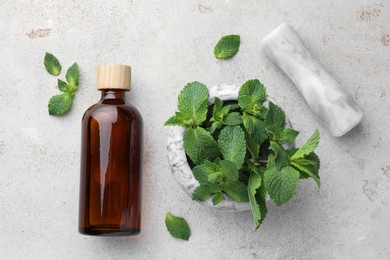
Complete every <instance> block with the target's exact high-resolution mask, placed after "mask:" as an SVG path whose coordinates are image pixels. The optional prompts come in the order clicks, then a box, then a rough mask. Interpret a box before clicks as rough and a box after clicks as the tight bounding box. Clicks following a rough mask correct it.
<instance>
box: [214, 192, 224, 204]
mask: <svg viewBox="0 0 390 260" xmlns="http://www.w3.org/2000/svg"><path fill="white" fill-rule="evenodd" d="M223 199H224V196H223V193H222V192H218V193H216V194H215V195H214V197H213V204H214V206H216V205H218V204H219V203H220V202H221V201H222V200H223Z"/></svg>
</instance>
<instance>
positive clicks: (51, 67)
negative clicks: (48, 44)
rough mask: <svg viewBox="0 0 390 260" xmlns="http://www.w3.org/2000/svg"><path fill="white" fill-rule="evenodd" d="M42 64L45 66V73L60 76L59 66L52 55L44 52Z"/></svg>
mask: <svg viewBox="0 0 390 260" xmlns="http://www.w3.org/2000/svg"><path fill="white" fill-rule="evenodd" d="M43 64H44V65H45V68H46V71H47V72H49V73H50V74H51V75H53V76H58V75H60V73H61V64H60V62H59V61H58V59H57V58H56V57H55V56H54V55H53V54H51V53H48V52H46V54H45V58H44V61H43Z"/></svg>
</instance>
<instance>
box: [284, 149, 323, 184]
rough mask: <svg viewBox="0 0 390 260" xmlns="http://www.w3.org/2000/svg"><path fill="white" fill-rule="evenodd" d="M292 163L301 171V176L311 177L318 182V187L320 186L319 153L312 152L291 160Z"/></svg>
mask: <svg viewBox="0 0 390 260" xmlns="http://www.w3.org/2000/svg"><path fill="white" fill-rule="evenodd" d="M291 165H292V166H294V167H295V168H296V169H297V170H299V171H300V173H301V178H304V179H306V178H308V177H311V178H312V179H314V181H315V182H316V183H317V186H318V188H320V186H321V181H320V176H319V169H320V159H319V158H318V156H317V154H315V153H314V152H312V153H311V154H309V155H307V156H305V158H300V159H295V160H294V161H292V162H291Z"/></svg>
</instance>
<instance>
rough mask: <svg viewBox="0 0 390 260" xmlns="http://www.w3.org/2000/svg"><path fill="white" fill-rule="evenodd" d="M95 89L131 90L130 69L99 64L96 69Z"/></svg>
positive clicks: (124, 66)
mask: <svg viewBox="0 0 390 260" xmlns="http://www.w3.org/2000/svg"><path fill="white" fill-rule="evenodd" d="M96 88H97V89H126V90H130V89H131V67H130V66H127V65H120V64H101V65H98V67H97V84H96Z"/></svg>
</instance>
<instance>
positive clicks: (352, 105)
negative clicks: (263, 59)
mask: <svg viewBox="0 0 390 260" xmlns="http://www.w3.org/2000/svg"><path fill="white" fill-rule="evenodd" d="M261 48H262V49H263V51H264V53H265V54H266V56H267V57H268V58H270V59H271V60H272V62H274V63H275V64H276V65H278V66H279V67H280V68H281V70H282V71H283V72H284V73H285V74H286V75H287V76H288V77H289V78H290V79H291V81H292V82H293V83H294V84H295V86H296V87H297V88H298V90H299V91H300V92H301V94H302V95H303V97H304V98H305V100H306V102H307V103H308V105H309V106H310V108H311V110H312V111H313V112H314V114H315V115H316V116H317V117H318V119H319V120H320V121H321V122H322V123H323V124H324V125H325V126H326V127H327V128H328V129H329V131H330V132H331V133H332V135H334V136H342V135H344V134H345V133H347V132H348V131H349V130H351V129H352V128H353V127H355V126H356V125H357V124H359V123H360V121H361V120H362V118H363V111H362V110H361V109H360V107H359V106H358V104H357V103H356V102H355V100H354V99H353V98H352V97H351V96H350V95H349V94H348V93H347V92H346V91H345V90H344V88H343V87H342V86H341V85H340V84H339V83H338V82H337V81H336V80H335V79H334V78H333V77H332V76H331V75H330V74H329V73H328V72H327V71H326V70H325V69H324V68H323V67H322V66H321V65H320V64H319V63H318V62H317V61H316V60H315V58H314V57H313V56H312V55H311V54H310V52H309V51H308V50H307V48H306V47H305V45H304V44H303V42H302V41H301V39H300V38H299V36H298V35H297V33H296V32H295V30H294V29H293V28H292V27H291V26H290V25H289V24H287V23H283V24H282V25H280V26H279V27H277V28H276V29H275V30H273V31H272V32H271V33H270V34H269V35H267V36H266V37H265V38H264V40H263V41H262V42H261Z"/></svg>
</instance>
